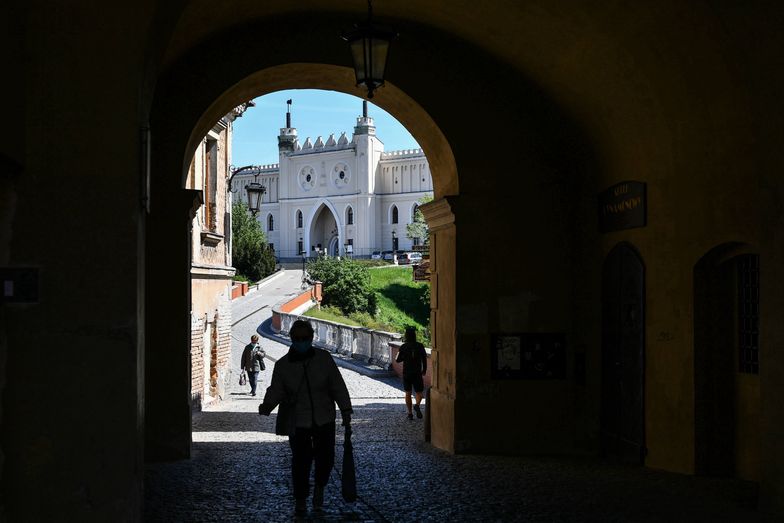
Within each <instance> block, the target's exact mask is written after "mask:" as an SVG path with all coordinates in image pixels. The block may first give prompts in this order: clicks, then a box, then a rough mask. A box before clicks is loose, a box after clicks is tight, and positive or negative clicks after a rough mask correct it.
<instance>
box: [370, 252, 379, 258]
mask: <svg viewBox="0 0 784 523" xmlns="http://www.w3.org/2000/svg"><path fill="white" fill-rule="evenodd" d="M370 259H371V260H380V259H381V251H373V254H371V255H370Z"/></svg>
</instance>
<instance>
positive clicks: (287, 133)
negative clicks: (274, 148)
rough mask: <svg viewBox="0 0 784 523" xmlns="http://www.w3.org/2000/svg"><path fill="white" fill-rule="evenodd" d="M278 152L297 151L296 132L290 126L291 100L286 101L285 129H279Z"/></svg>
mask: <svg viewBox="0 0 784 523" xmlns="http://www.w3.org/2000/svg"><path fill="white" fill-rule="evenodd" d="M278 150H279V151H280V152H281V153H292V152H294V151H296V150H297V130H296V129H295V128H294V127H292V126H291V99H288V100H286V127H282V128H281V129H280V134H279V135H278Z"/></svg>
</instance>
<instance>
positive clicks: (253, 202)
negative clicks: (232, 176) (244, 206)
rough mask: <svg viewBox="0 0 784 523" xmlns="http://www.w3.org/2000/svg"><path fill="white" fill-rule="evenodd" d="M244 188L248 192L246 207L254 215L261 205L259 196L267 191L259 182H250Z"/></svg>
mask: <svg viewBox="0 0 784 523" xmlns="http://www.w3.org/2000/svg"><path fill="white" fill-rule="evenodd" d="M245 190H246V191H247V193H248V209H250V213H251V214H252V215H253V216H256V213H257V212H259V207H261V196H262V195H263V194H264V193H265V192H267V189H266V187H264V186H263V185H261V184H260V183H256V182H252V183H249V184H248V185H246V186H245Z"/></svg>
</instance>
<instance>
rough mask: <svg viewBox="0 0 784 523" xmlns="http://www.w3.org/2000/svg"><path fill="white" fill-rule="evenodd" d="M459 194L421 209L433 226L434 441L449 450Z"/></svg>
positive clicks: (451, 447) (430, 407) (452, 423)
mask: <svg viewBox="0 0 784 523" xmlns="http://www.w3.org/2000/svg"><path fill="white" fill-rule="evenodd" d="M455 198H456V197H448V198H441V199H438V200H434V201H432V202H430V203H427V204H425V205H422V206H421V207H420V208H419V209H420V210H421V211H422V214H423V215H424V217H425V220H426V221H427V224H428V227H429V228H430V331H431V341H432V349H433V351H432V356H431V360H430V361H431V364H432V366H433V384H432V387H431V389H430V403H428V405H427V408H428V411H429V413H430V427H431V428H430V431H431V432H430V437H431V443H432V444H433V445H434V446H435V447H437V448H440V449H443V450H446V451H448V452H454V451H455V398H456V388H457V387H456V382H455V375H456V361H457V360H456V351H455V331H456V325H455V312H456V307H455V303H456V300H455V298H456V295H457V293H456V283H457V282H456V263H455V251H456V244H457V237H456V232H455V215H454V213H453V212H452V204H451V203H450V202H451V201H452V200H454V199H455Z"/></svg>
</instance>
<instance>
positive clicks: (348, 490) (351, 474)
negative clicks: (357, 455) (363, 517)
mask: <svg viewBox="0 0 784 523" xmlns="http://www.w3.org/2000/svg"><path fill="white" fill-rule="evenodd" d="M341 479H342V483H343V484H342V485H341V488H340V493H341V494H342V495H343V499H344V500H346V502H348V503H353V502H355V501H356V500H357V474H356V471H355V470H354V446H353V445H352V444H351V426H350V425H348V426H346V439H345V440H344V441H343V474H342V478H341Z"/></svg>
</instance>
